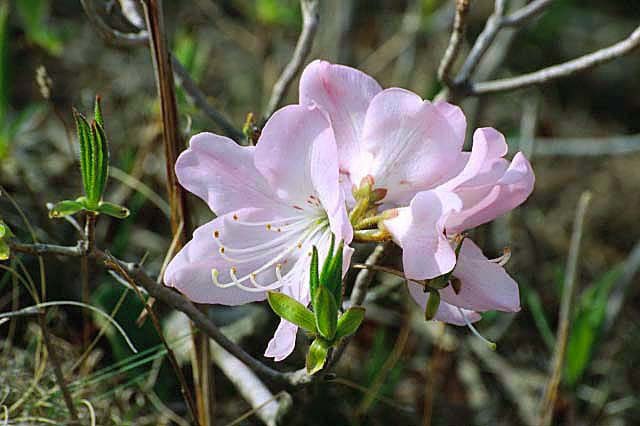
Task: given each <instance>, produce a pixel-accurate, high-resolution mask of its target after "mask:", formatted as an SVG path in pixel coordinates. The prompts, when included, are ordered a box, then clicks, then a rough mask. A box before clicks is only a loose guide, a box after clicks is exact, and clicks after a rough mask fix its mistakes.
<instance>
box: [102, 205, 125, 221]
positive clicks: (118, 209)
mask: <svg viewBox="0 0 640 426" xmlns="http://www.w3.org/2000/svg"><path fill="white" fill-rule="evenodd" d="M96 212H98V213H101V214H106V215H107V216H111V217H115V218H116V219H124V218H126V217H128V216H129V209H128V208H126V207H123V206H120V205H118V204H114V203H109V202H107V201H100V203H99V204H98V208H97V209H96Z"/></svg>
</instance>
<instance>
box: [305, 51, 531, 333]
mask: <svg viewBox="0 0 640 426" xmlns="http://www.w3.org/2000/svg"><path fill="white" fill-rule="evenodd" d="M300 103H301V104H306V105H317V106H318V107H319V108H320V109H321V110H322V111H323V112H324V113H325V114H326V115H327V117H328V118H329V120H330V122H331V126H332V127H333V130H334V134H335V138H336V143H337V149H338V156H339V164H340V172H341V180H342V186H343V188H351V187H358V185H361V182H363V183H362V184H367V182H368V185H373V188H371V190H373V189H374V188H375V189H377V190H378V191H380V190H382V192H377V194H384V195H385V196H384V198H382V199H381V200H380V199H379V197H378V198H375V199H374V200H375V201H376V202H377V201H381V203H378V204H375V206H377V208H378V210H379V211H375V210H374V211H372V210H371V208H370V207H371V206H370V205H367V206H365V207H366V208H369V210H366V208H363V209H361V210H362V211H365V210H366V211H367V213H366V214H364V216H363V217H362V218H361V219H362V221H361V223H362V224H369V223H371V222H373V220H374V219H375V218H376V217H380V219H381V220H380V221H379V228H381V230H380V232H379V233H375V232H374V231H373V230H366V229H360V228H359V226H358V224H357V223H354V226H355V227H356V229H357V230H356V233H355V236H356V239H358V238H360V237H363V238H371V239H374V238H380V239H383V238H384V237H385V233H386V235H388V236H390V237H391V238H392V239H393V240H394V241H395V242H396V243H397V244H399V245H400V246H401V247H402V248H403V265H404V271H405V274H406V276H407V277H408V278H411V279H414V280H425V279H432V278H435V277H438V276H442V275H445V274H448V273H450V272H451V271H453V273H452V275H453V277H455V278H456V279H458V280H459V281H460V282H461V287H460V292H459V293H456V292H454V291H453V289H452V286H448V287H446V288H445V289H443V290H441V291H440V295H441V298H442V300H443V301H442V302H441V304H440V308H439V310H438V312H437V314H436V316H435V318H436V319H439V320H442V321H446V322H449V323H452V324H460V325H462V324H465V323H468V322H469V321H474V320H477V319H479V318H480V317H479V315H478V314H477V313H475V311H480V312H481V311H486V310H493V309H498V310H505V311H517V310H519V307H520V303H519V296H518V287H517V284H516V282H515V281H514V280H513V279H512V278H511V277H509V275H508V274H507V273H506V272H505V271H504V269H503V268H502V267H501V266H500V265H498V264H496V263H493V262H491V261H489V260H488V259H487V258H486V257H484V255H483V254H482V252H481V250H480V249H479V248H478V247H477V246H476V245H475V244H474V243H473V242H472V241H471V240H469V239H466V240H464V242H463V244H462V246H461V248H460V253H459V256H458V257H457V259H456V254H455V251H454V247H453V246H452V243H451V239H452V237H453V236H454V234H458V233H460V232H462V231H464V230H467V229H470V228H473V227H475V226H478V225H481V224H483V223H486V222H489V221H491V220H493V219H494V218H496V217H497V216H499V215H501V214H504V213H506V212H508V211H509V210H511V209H513V208H515V207H516V206H518V205H520V204H521V203H523V202H524V201H525V200H526V199H527V197H528V196H529V195H530V194H531V191H532V190H533V183H534V175H533V171H532V169H531V166H530V164H529V162H528V161H527V160H526V158H525V157H524V156H523V155H522V154H521V153H518V154H516V155H515V157H514V159H513V161H512V162H511V163H509V161H507V160H505V159H504V158H502V157H503V156H504V155H505V154H506V153H507V145H506V142H505V140H504V137H503V136H502V135H501V134H500V133H499V132H497V131H496V130H494V129H491V128H484V129H478V130H476V132H475V134H474V138H473V142H474V143H473V149H472V152H471V153H468V152H462V146H463V143H464V138H465V133H466V119H465V117H464V114H463V112H462V111H461V110H460V108H458V107H456V106H454V105H451V104H448V103H446V102H434V103H431V102H429V101H424V100H422V99H421V98H420V97H419V96H418V95H416V94H414V93H412V92H409V91H407V90H403V89H398V88H391V89H384V90H383V89H382V88H381V87H380V85H378V83H377V82H376V81H375V80H374V79H373V78H371V77H370V76H368V75H366V74H364V73H362V72H361V71H358V70H355V69H353V68H349V67H346V66H342V65H333V64H330V63H328V62H323V61H314V62H312V63H311V64H310V65H308V66H307V68H306V69H305V70H304V72H303V74H302V77H301V80H300ZM345 192H346V191H345ZM354 193H355V192H354ZM364 193H365V194H366V191H365V192H364ZM358 195H360V199H356V198H358ZM365 198H366V197H365ZM372 199H373V198H372ZM347 202H348V205H349V206H350V207H351V208H353V209H354V210H356V209H357V208H358V203H362V202H364V203H365V204H366V203H367V202H368V200H366V199H365V200H364V201H363V199H362V196H361V194H356V197H355V198H354V197H347ZM369 204H371V203H369ZM385 209H387V211H386V212H385ZM372 215H373V216H372ZM376 215H379V216H376ZM352 222H354V217H353V211H352ZM355 222H358V221H357V220H355ZM380 223H381V225H380ZM363 228H364V225H363ZM366 232H369V234H366ZM409 291H410V293H411V294H412V296H413V297H414V299H415V300H416V301H417V302H418V303H419V304H420V305H422V306H423V308H424V307H425V305H426V301H427V298H428V295H429V293H425V292H424V291H423V289H422V287H421V286H419V285H418V284H415V283H414V284H410V285H409Z"/></svg>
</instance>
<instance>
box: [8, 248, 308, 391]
mask: <svg viewBox="0 0 640 426" xmlns="http://www.w3.org/2000/svg"><path fill="white" fill-rule="evenodd" d="M10 248H11V250H12V251H15V252H19V253H27V254H32V255H47V254H57V255H65V256H70V257H79V256H82V254H83V250H82V249H81V248H78V247H73V246H71V247H63V246H54V245H48V244H20V243H15V242H11V243H10ZM92 258H93V259H94V261H95V262H96V263H102V264H104V261H105V260H107V256H106V254H105V253H104V252H102V251H100V250H95V251H94V252H93V254H92ZM111 259H113V260H115V261H117V262H118V264H119V265H120V267H121V268H122V269H123V270H124V271H126V272H127V274H129V276H130V277H131V278H132V279H133V280H134V281H135V282H136V284H137V285H139V286H141V287H143V288H144V289H145V290H146V291H147V293H149V295H150V296H152V297H154V298H156V299H158V300H160V301H161V302H163V303H165V304H166V305H167V306H169V307H171V308H173V309H176V310H178V311H180V312H182V313H184V314H185V315H187V317H189V319H190V320H191V321H193V323H194V324H195V325H196V326H198V328H199V329H200V330H201V331H203V332H204V333H206V334H207V335H208V336H209V337H210V338H211V339H213V340H214V341H215V342H216V343H218V344H219V345H220V346H222V347H223V348H224V349H226V350H227V351H228V352H229V353H230V354H232V355H233V356H235V357H236V358H238V359H239V360H240V361H242V362H243V363H244V364H246V365H247V366H248V367H249V368H251V369H252V370H253V371H255V372H256V373H257V374H259V375H261V376H262V377H264V378H267V379H269V380H272V381H274V382H276V383H279V384H282V385H286V386H292V387H295V386H300V385H306V384H309V383H311V381H312V376H309V375H307V374H306V373H305V371H304V369H302V370H298V371H293V372H289V373H282V372H280V371H277V370H274V369H273V368H271V367H268V366H267V365H265V364H263V363H262V362H260V361H259V360H257V359H255V358H254V357H252V356H251V355H249V354H248V353H247V352H245V351H244V349H242V348H241V347H239V346H238V345H236V344H235V343H233V342H232V341H231V340H229V339H228V338H227V337H226V336H225V335H224V334H223V333H222V332H221V331H220V329H219V328H218V326H217V325H215V324H214V323H213V322H212V321H211V320H210V319H209V318H208V317H207V316H206V315H205V314H203V313H202V312H201V311H200V310H199V309H198V308H197V307H196V306H195V305H194V304H193V302H191V301H190V300H189V299H187V298H186V297H185V296H183V295H182V294H180V293H177V292H176V291H174V290H172V289H170V288H169V287H166V286H164V285H162V284H158V283H156V282H155V280H154V279H153V278H151V277H150V276H149V275H147V273H146V272H145V271H144V270H143V269H142V268H141V267H140V266H139V265H137V264H135V263H128V262H124V261H122V260H119V259H115V258H113V257H111ZM314 377H315V376H314Z"/></svg>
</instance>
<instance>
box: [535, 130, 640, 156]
mask: <svg viewBox="0 0 640 426" xmlns="http://www.w3.org/2000/svg"><path fill="white" fill-rule="evenodd" d="M633 152H640V134H635V135H628V136H610V137H602V138H536V139H535V141H534V148H533V155H534V156H535V157H601V156H605V155H622V154H629V153H633Z"/></svg>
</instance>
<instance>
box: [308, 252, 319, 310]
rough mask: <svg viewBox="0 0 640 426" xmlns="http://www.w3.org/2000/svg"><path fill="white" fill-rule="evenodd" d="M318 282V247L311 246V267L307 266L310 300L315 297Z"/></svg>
mask: <svg viewBox="0 0 640 426" xmlns="http://www.w3.org/2000/svg"><path fill="white" fill-rule="evenodd" d="M319 284H320V277H319V276H318V248H317V247H316V246H313V248H312V249H311V267H310V268H309V288H310V291H311V301H313V300H314V299H315V295H316V290H317V288H318V285H319Z"/></svg>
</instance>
